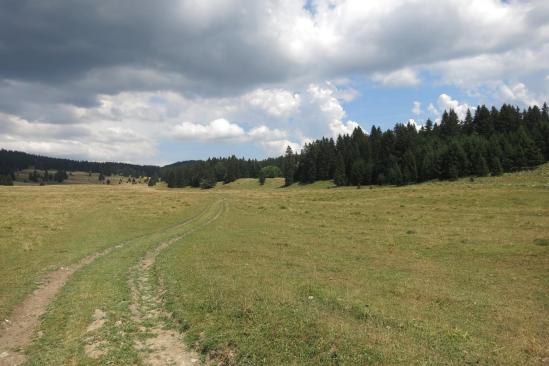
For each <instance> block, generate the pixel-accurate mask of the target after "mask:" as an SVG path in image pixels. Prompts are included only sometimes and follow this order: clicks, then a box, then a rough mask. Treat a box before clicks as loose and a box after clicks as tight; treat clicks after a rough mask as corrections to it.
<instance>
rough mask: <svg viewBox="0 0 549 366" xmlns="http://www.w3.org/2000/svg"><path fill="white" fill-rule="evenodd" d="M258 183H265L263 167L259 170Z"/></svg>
mask: <svg viewBox="0 0 549 366" xmlns="http://www.w3.org/2000/svg"><path fill="white" fill-rule="evenodd" d="M259 184H261V185H264V184H265V172H264V171H263V169H262V170H261V171H260V172H259Z"/></svg>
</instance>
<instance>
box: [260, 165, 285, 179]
mask: <svg viewBox="0 0 549 366" xmlns="http://www.w3.org/2000/svg"><path fill="white" fill-rule="evenodd" d="M261 172H263V175H264V176H265V178H277V177H282V171H281V170H280V168H279V167H277V166H275V165H267V166H265V167H263V168H261Z"/></svg>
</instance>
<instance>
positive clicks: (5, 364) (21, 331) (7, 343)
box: [0, 205, 212, 366]
mask: <svg viewBox="0 0 549 366" xmlns="http://www.w3.org/2000/svg"><path fill="white" fill-rule="evenodd" d="M211 206H212V205H208V206H206V207H205V208H204V209H202V210H201V211H200V212H199V213H198V214H196V215H194V216H192V217H191V218H189V219H186V220H184V221H182V222H180V223H177V224H174V225H171V226H168V227H167V228H162V229H161V230H158V231H155V232H152V233H147V234H143V235H139V236H136V237H134V238H131V239H128V240H125V241H123V242H121V243H119V244H118V245H115V246H112V247H109V248H106V249H104V250H102V251H99V252H96V253H93V254H89V255H87V256H85V257H84V258H82V259H80V260H79V261H78V262H76V263H73V264H71V265H69V266H61V267H60V268H59V269H57V270H55V271H52V272H50V273H48V274H47V275H46V276H45V277H43V278H42V280H41V281H40V282H41V284H42V285H41V286H39V287H38V288H37V289H35V290H34V291H33V292H32V293H31V294H30V295H28V296H27V297H26V298H25V299H24V300H23V301H22V302H21V303H20V304H19V305H18V306H16V307H15V309H14V310H13V311H12V313H11V315H10V317H9V318H10V319H9V320H8V319H5V320H3V321H2V322H1V324H0V366H16V365H20V364H22V363H24V362H25V360H26V356H25V354H24V352H23V351H24V349H25V348H26V347H27V346H29V345H30V344H31V342H32V338H33V334H34V331H35V329H36V328H37V326H38V324H39V323H40V317H41V316H42V315H43V314H44V313H45V312H46V311H47V308H48V306H49V305H50V304H51V302H52V301H53V300H54V298H55V297H56V295H57V294H58V293H59V291H60V290H61V289H62V288H63V286H64V285H65V283H66V282H67V281H68V280H69V278H70V277H71V276H72V275H73V274H74V273H75V272H77V271H79V270H81V269H82V268H84V267H86V266H88V265H90V264H91V263H92V262H94V261H95V260H96V259H98V258H100V257H104V256H106V255H108V254H109V253H111V252H112V251H113V250H118V249H121V248H123V247H124V246H126V245H127V244H129V243H131V242H133V241H136V240H139V239H143V238H145V237H147V236H151V235H154V234H156V233H158V232H161V231H167V230H172V229H176V228H180V227H183V226H186V225H189V224H191V223H193V222H195V221H196V220H198V219H199V218H200V217H201V216H203V215H204V214H205V213H206V212H207V211H208V210H209V209H210V208H211Z"/></svg>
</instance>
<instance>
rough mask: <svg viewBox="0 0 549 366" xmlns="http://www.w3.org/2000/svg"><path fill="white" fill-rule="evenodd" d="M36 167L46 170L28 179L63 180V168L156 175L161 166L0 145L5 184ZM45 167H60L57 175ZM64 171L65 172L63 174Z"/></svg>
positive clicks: (125, 174) (126, 175)
mask: <svg viewBox="0 0 549 366" xmlns="http://www.w3.org/2000/svg"><path fill="white" fill-rule="evenodd" d="M31 167H33V168H35V169H36V170H42V171H44V172H45V173H44V174H40V173H38V172H37V171H36V170H35V171H34V172H33V173H31V174H30V175H29V180H30V181H33V182H38V181H41V182H42V181H43V182H47V181H52V180H53V181H57V182H60V181H63V180H64V179H66V172H68V171H84V172H94V173H100V174H103V175H105V176H111V175H113V174H118V175H122V176H125V177H128V176H133V177H140V176H147V177H150V176H154V175H158V172H159V170H160V168H159V167H157V166H152V165H134V164H126V163H112V162H105V163H100V162H89V161H81V160H71V159H59V158H50V157H46V156H40V155H34V154H27V153H24V152H20V151H10V150H4V149H0V177H1V178H0V184H1V183H4V182H5V183H4V184H7V183H9V182H13V180H15V172H17V171H20V170H23V169H28V168H31ZM48 170H56V171H58V172H59V171H61V173H56V174H57V175H55V174H54V175H51V177H50V175H48V173H47V171H48ZM63 173H64V174H63Z"/></svg>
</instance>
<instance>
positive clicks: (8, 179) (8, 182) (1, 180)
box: [0, 174, 13, 186]
mask: <svg viewBox="0 0 549 366" xmlns="http://www.w3.org/2000/svg"><path fill="white" fill-rule="evenodd" d="M0 186H13V177H12V176H11V174H6V175H0Z"/></svg>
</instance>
